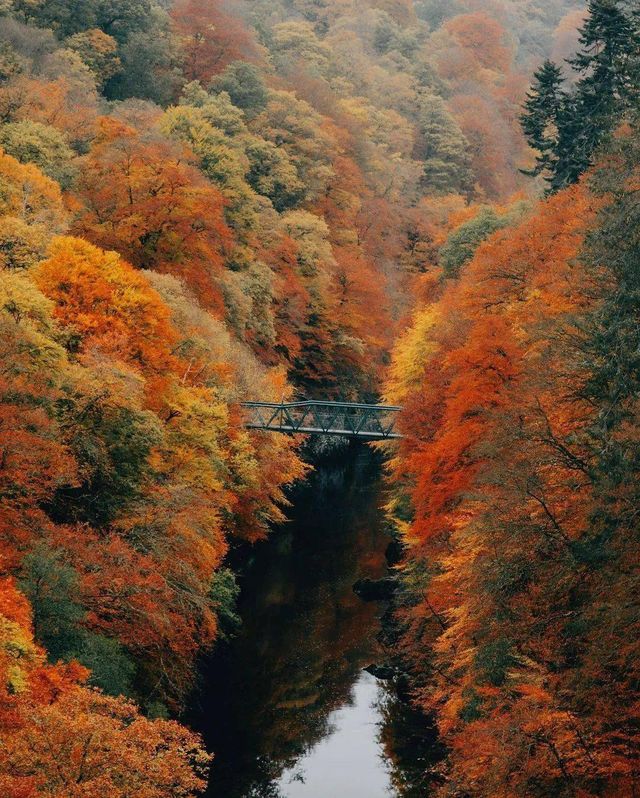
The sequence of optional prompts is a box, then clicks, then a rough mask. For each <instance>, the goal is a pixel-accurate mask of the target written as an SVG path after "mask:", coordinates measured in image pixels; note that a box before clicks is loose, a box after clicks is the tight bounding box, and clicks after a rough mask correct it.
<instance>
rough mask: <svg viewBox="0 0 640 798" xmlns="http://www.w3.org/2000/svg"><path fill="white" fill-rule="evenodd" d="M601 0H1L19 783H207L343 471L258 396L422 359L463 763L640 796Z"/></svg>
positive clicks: (442, 631)
mask: <svg viewBox="0 0 640 798" xmlns="http://www.w3.org/2000/svg"><path fill="white" fill-rule="evenodd" d="M595 5H596V6H602V7H603V8H604V17H603V20H602V22H603V24H604V25H605V27H606V23H607V20H608V21H609V22H610V21H611V20H610V17H609V16H607V14H608V11H607V9H610V7H612V8H614V10H619V11H620V13H621V14H623V12H624V17H621V16H619V17H616V18H615V20H614V21H613V27H614V28H616V30H618V29H619V23H620V22H621V20H622V19H623V18H624V20H625V24H626V25H627V27H626V28H624V27H623V29H620V30H619V35H618V37H617V39H616V42H617V43H616V47H618V49H617V50H615V52H614V56H615V57H614V58H613V59H612V60H607V58H604V59H601V60H600V61H598V62H597V63H594V61H593V60H590V59H591V57H592V54H593V49H592V48H593V47H595V48H596V51H597V52H598V53H599V52H600V49H599V47H600V44H601V39H598V36H600V34H601V30H600V28H598V26H597V25H596V26H595V27H596V28H598V29H597V30H595V28H594V30H592V31H591V33H589V29H588V27H583V41H582V43H581V42H580V41H579V38H578V33H577V29H578V28H579V27H580V26H583V25H584V19H585V8H584V4H583V3H580V2H570V1H569V0H556V1H554V2H552V3H546V2H535V0H452V1H449V0H415V2H411V0H246V1H245V2H240V1H238V2H226V3H222V2H218V1H217V0H175V2H171V0H0V270H1V271H0V328H1V330H0V351H1V353H2V356H1V364H2V368H1V370H0V500H1V502H2V504H1V511H0V536H1V538H0V540H1V543H0V555H1V556H0V569H1V573H0V730H1V731H0V733H1V735H2V743H1V744H0V786H2V787H3V788H4V790H5V792H6V793H7V795H10V796H16V798H18V797H20V798H30V797H31V796H39V795H43V796H52V798H53V796H55V797H56V798H63V797H64V798H67V796H68V797H69V798H71V796H73V798H80V796H82V798H85V797H86V798H90V797H91V798H93V796H106V795H108V796H114V797H115V798H117V796H122V798H124V796H136V797H137V796H144V798H155V796H157V797H158V798H161V797H162V798H164V796H176V797H177V796H188V795H192V794H196V793H197V791H198V790H199V789H200V788H201V787H202V786H203V784H204V777H205V773H206V769H207V762H208V756H207V754H205V753H204V751H203V749H202V747H201V744H200V742H199V740H198V738H197V736H196V735H193V734H192V733H191V732H190V731H188V730H187V729H186V728H185V727H183V726H180V725H179V724H178V723H176V722H175V720H171V719H169V718H175V717H177V716H178V715H179V713H180V710H181V709H182V707H183V706H184V702H185V700H186V697H187V696H188V694H189V691H190V690H191V689H192V687H193V684H194V680H195V675H196V671H197V661H198V656H199V655H200V654H201V653H202V652H203V651H206V650H208V649H209V648H211V646H213V645H214V644H215V641H216V640H217V639H220V638H221V637H224V636H225V635H226V634H228V633H229V631H230V629H229V627H230V626H231V625H232V621H233V606H234V600H235V596H236V593H237V586H236V583H235V580H234V575H233V573H232V572H231V571H230V570H229V569H228V567H227V566H226V564H225V556H226V553H227V551H228V549H229V547H230V546H233V545H234V544H235V543H236V542H237V541H240V540H242V541H248V542H250V543H251V542H255V541H257V540H259V539H261V538H263V537H265V536H266V535H267V534H268V531H269V528H270V526H271V525H272V524H273V523H274V522H278V521H280V520H282V519H283V518H284V515H285V514H286V500H285V491H286V487H287V486H288V485H289V484H291V483H292V482H294V481H295V480H296V479H299V478H301V477H302V476H303V475H304V473H305V472H306V469H307V466H306V465H305V464H303V462H302V460H301V457H300V454H299V452H298V451H297V449H296V446H295V442H293V441H292V440H291V439H289V438H286V437H278V436H273V437H268V436H261V435H258V434H253V433H250V432H248V431H247V430H245V429H244V428H243V422H242V413H241V409H240V403H241V402H242V401H245V400H248V399H262V400H273V401H276V400H280V399H282V398H287V397H310V398H315V397H317V398H340V399H351V400H366V401H373V400H376V399H377V398H379V396H380V395H381V393H382V392H383V390H385V389H384V388H383V386H384V385H385V383H386V384H387V388H386V393H387V394H388V396H389V398H390V399H392V400H393V401H397V402H398V403H399V404H403V405H404V406H405V413H404V418H405V420H404V422H403V423H404V424H405V425H406V428H407V430H409V429H411V430H412V432H411V434H408V436H407V438H406V440H405V441H404V442H403V444H402V447H401V448H400V450H399V452H397V454H396V456H395V459H394V461H393V463H392V469H391V476H392V480H393V483H394V484H393V490H394V499H393V501H392V507H391V509H390V513H391V515H392V516H393V517H394V519H395V522H396V527H397V530H398V534H399V535H400V536H401V537H403V540H404V542H405V543H406V555H405V561H404V563H403V565H402V567H401V568H402V579H403V585H404V591H405V593H406V596H405V601H404V603H403V606H402V608H401V609H400V614H401V615H402V625H403V634H402V641H403V642H402V648H403V652H402V653H403V655H404V656H405V659H406V661H407V662H409V663H410V664H411V668H412V669H413V671H414V675H415V679H416V684H417V685H418V694H417V701H418V702H419V703H420V704H421V705H422V706H424V707H425V708H426V709H428V710H429V711H436V712H437V714H438V717H439V721H440V727H441V728H440V730H441V733H442V735H443V738H444V739H445V742H447V743H448V744H449V745H450V746H451V752H452V755H451V758H450V760H449V764H450V767H449V770H448V771H447V773H446V774H445V775H443V777H442V778H443V782H442V783H443V785H445V786H443V790H444V792H443V795H444V794H450V795H481V796H492V797H493V796H499V795H504V796H510V795H550V794H552V793H551V792H549V790H552V791H553V790H555V791H556V792H555V793H553V794H558V795H564V794H567V795H570V794H571V795H583V796H587V795H611V796H614V795H615V796H626V795H629V796H630V795H633V794H634V793H633V789H634V787H633V785H634V784H635V781H634V778H635V775H634V774H635V770H634V769H633V767H632V766H631V764H630V763H631V762H632V761H633V757H634V755H633V752H632V749H633V750H635V749H634V746H635V745H636V743H635V735H636V732H635V731H634V728H635V726H636V725H637V718H636V717H635V714H634V713H635V712H636V709H635V701H636V698H634V699H633V700H631V701H629V700H628V699H627V698H626V692H625V691H626V690H627V688H628V689H632V688H633V689H635V680H636V674H635V671H634V668H635V664H634V663H633V659H634V655H635V653H637V652H636V650H635V648H634V646H633V645H632V642H631V641H633V639H634V637H635V635H634V629H635V625H634V624H637V613H636V609H637V608H636V607H635V605H634V604H633V603H632V602H633V601H635V598H634V597H633V592H634V585H635V581H636V579H637V573H636V570H635V560H637V541H636V540H635V538H634V534H635V526H637V524H636V522H635V517H634V507H635V503H636V499H637V497H636V496H635V493H634V491H635V484H636V480H635V477H636V475H637V462H636V460H637V453H636V452H635V447H636V443H637V426H636V425H635V423H634V422H635V404H634V403H635V389H636V387H637V386H636V382H637V374H636V367H637V362H636V361H637V341H636V337H635V336H636V329H635V328H636V326H637V307H636V300H637V296H636V293H637V292H636V288H637V286H636V282H637V275H636V274H635V271H637V269H635V266H637V264H636V262H635V259H636V256H637V252H636V251H635V248H637V244H638V241H637V221H638V220H637V199H636V197H635V192H637V185H636V184H637V162H638V160H637V153H638V149H637V148H638V142H637V136H636V133H635V127H632V124H633V123H634V122H635V117H634V114H633V111H634V108H636V107H637V100H638V94H637V91H636V89H637V86H638V83H637V79H638V69H639V66H638V39H637V36H638V29H637V25H638V20H637V19H636V17H635V16H634V15H633V8H632V4H631V3H623V2H619V3H617V2H614V0H601V2H600V3H599V4H598V3H596V4H595ZM592 10H593V9H592ZM590 19H591V20H592V21H593V20H594V19H596V21H597V20H598V19H600V18H596V17H595V16H594V15H593V14H592V15H591V17H590ZM598 24H599V23H598ZM587 26H588V23H587ZM593 27H594V26H593V25H592V28H593ZM610 28H611V26H610ZM610 28H609V29H608V30H610ZM584 31H586V33H585V32H584ZM585 36H586V37H587V40H588V41H587V40H585V38H584V37H585ZM589 36H591V37H592V38H591V39H590V40H589ZM594 37H595V38H594ZM630 42H632V43H635V44H633V46H629V43H630ZM625 47H626V49H625ZM581 48H582V49H581ZM634 48H635V49H634ZM576 51H577V52H579V53H581V54H582V55H581V56H579V58H578V62H577V64H576V65H575V69H572V68H571V67H570V66H569V65H566V64H565V66H564V68H563V70H561V69H556V68H555V67H554V66H553V65H552V64H551V63H550V62H546V63H544V64H543V62H544V61H545V59H547V58H554V59H556V60H559V61H560V62H561V61H562V59H564V58H565V57H569V56H571V55H572V54H573V53H574V52H576ZM603 52H604V53H605V56H606V55H607V54H609V53H610V52H612V51H611V50H607V49H606V48H605V49H604V51H603ZM580 58H582V59H583V61H582V62H581V61H580V60H579V59H580ZM623 62H624V68H623V67H622V64H623ZM541 65H542V66H541ZM536 70H537V71H536ZM534 73H535V75H534ZM593 75H595V76H596V77H597V78H598V80H599V82H598V80H591V81H590V78H589V76H593ZM532 81H533V87H532V88H531V89H530V88H529V87H530V84H531V83H532ZM528 91H529V94H528V95H527V92H528ZM527 98H528V99H527ZM525 103H526V105H523V104H525ZM523 107H524V108H525V118H524V125H522V124H521V114H522V113H523ZM625 122H626V123H627V124H626V125H625V124H623V123H625ZM612 135H613V136H614V143H613V144H611V142H610V141H609V139H610V138H611V136H612ZM595 161H597V162H598V163H599V166H598V167H597V168H595V169H594V168H593V166H592V165H593V163H594V162H595ZM585 173H586V176H584V177H583V175H585ZM578 180H580V182H579V183H578V184H577V185H576V181H578ZM547 189H550V190H551V191H554V192H556V193H555V196H553V197H552V198H551V199H548V200H546V201H541V200H540V199H539V197H540V196H541V194H542V192H544V191H545V190H547ZM483 242H484V243H483ZM611 253H616V254H615V257H613V258H612V257H611ZM416 302H417V307H416ZM398 335H400V338H399V343H398V344H397V345H395V346H394V339H395V338H396V336H398ZM612 352H615V353H616V357H615V358H613V359H612V356H611V354H612ZM392 353H393V354H392ZM389 373H390V376H389ZM630 596H631V597H632V598H631V599H630ZM634 695H635V694H634ZM614 718H615V723H613V719H614ZM470 728H471V729H472V731H473V735H472V736H471V737H470V736H469V729H470ZM474 741H475V742H474ZM498 741H500V742H499V743H498ZM474 745H475V746H476V747H477V750H475V749H474ZM497 749H500V750H497ZM524 751H526V752H527V762H528V764H527V767H526V768H522V759H523V752H524ZM603 784H606V785H608V784H612V785H613V786H612V787H611V789H609V788H608V787H606V788H605V787H601V786H600V785H603ZM545 790H547V792H545ZM572 791H573V792H572Z"/></svg>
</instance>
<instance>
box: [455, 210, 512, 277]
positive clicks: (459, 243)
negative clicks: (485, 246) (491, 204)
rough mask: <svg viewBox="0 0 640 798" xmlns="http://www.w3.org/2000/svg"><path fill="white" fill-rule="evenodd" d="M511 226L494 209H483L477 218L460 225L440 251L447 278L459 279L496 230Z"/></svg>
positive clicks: (506, 219)
mask: <svg viewBox="0 0 640 798" xmlns="http://www.w3.org/2000/svg"><path fill="white" fill-rule="evenodd" d="M507 224H509V220H508V218H507V217H505V216H499V215H498V214H497V213H496V212H495V211H494V210H493V208H483V209H482V210H481V211H480V213H479V214H478V215H477V216H474V218H473V219H470V220H469V221H468V222H465V223H464V224H462V225H460V227H458V228H457V229H456V230H454V231H453V233H451V234H450V236H449V237H448V238H447V240H446V242H445V243H444V245H443V246H442V248H441V249H440V264H441V265H442V268H443V269H444V273H445V275H446V276H447V277H457V276H458V275H459V274H460V269H461V268H462V267H463V266H464V264H465V263H467V261H470V260H471V258H472V257H473V256H474V254H475V251H476V249H477V248H478V247H479V246H480V244H481V243H482V242H483V241H485V240H486V239H487V238H489V236H490V235H491V234H492V233H494V232H495V231H496V230H500V228H502V227H505V226H506V225H507Z"/></svg>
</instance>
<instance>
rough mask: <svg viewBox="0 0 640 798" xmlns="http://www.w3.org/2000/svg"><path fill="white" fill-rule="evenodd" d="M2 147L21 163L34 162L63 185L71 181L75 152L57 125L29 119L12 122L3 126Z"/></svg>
mask: <svg viewBox="0 0 640 798" xmlns="http://www.w3.org/2000/svg"><path fill="white" fill-rule="evenodd" d="M0 147H2V148H3V149H4V151H5V152H7V153H8V154H9V155H12V156H13V157H14V158H16V159H17V160H18V161H20V163H33V164H35V165H36V166H38V167H39V168H40V169H41V171H42V172H44V174H45V175H47V176H48V177H51V178H53V179H54V180H56V181H57V182H58V183H60V185H61V186H62V188H69V186H70V185H71V183H72V181H73V176H74V174H75V172H76V169H75V166H74V159H75V153H74V152H73V150H72V149H71V147H69V145H68V144H67V141H66V139H65V137H64V135H63V134H62V133H61V132H60V131H59V130H57V129H56V128H55V127H52V126H51V125H44V124H42V123H41V122H33V121H31V120H29V119H27V120H24V121H22V122H10V123H8V124H5V125H2V126H0Z"/></svg>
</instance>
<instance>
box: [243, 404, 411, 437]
mask: <svg viewBox="0 0 640 798" xmlns="http://www.w3.org/2000/svg"><path fill="white" fill-rule="evenodd" d="M243 407H244V408H245V410H246V411H247V421H246V424H245V426H246V427H248V428H249V429H262V430H270V431H272V432H284V433H288V434H294V433H304V434H305V435H341V436H343V437H347V438H358V439H360V440H365V441H376V440H390V439H393V438H401V437H402V435H401V434H400V433H399V432H398V431H397V430H396V426H395V425H396V420H397V414H398V412H399V411H400V410H401V408H400V407H393V406H389V405H365V404H356V403H354V402H320V401H314V400H309V401H304V402H289V403H277V402H244V403H243Z"/></svg>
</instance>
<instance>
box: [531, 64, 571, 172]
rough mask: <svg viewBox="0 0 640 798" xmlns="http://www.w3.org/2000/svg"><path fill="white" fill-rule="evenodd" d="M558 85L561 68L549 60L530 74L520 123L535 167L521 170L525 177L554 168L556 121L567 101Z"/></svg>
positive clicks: (555, 160)
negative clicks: (534, 151)
mask: <svg viewBox="0 0 640 798" xmlns="http://www.w3.org/2000/svg"><path fill="white" fill-rule="evenodd" d="M562 83H563V77H562V69H561V68H560V67H559V66H557V64H554V63H553V61H549V60H547V61H545V62H544V64H543V65H542V66H541V67H540V69H538V70H537V72H536V73H535V74H534V83H533V86H532V87H531V90H530V91H529V92H528V94H527V99H526V102H525V105H524V107H525V110H524V113H523V114H522V116H521V118H520V121H521V124H522V129H523V130H524V133H525V136H526V137H527V141H528V142H529V144H530V145H531V147H533V149H535V150H537V151H538V155H537V157H536V166H535V168H533V169H530V170H526V171H525V170H523V171H524V173H525V174H528V175H532V176H534V177H535V176H537V175H539V174H542V173H543V172H547V173H550V172H551V173H553V171H554V169H555V165H556V163H557V154H556V150H557V146H558V127H559V125H558V118H559V116H560V114H561V112H562V109H563V106H564V105H565V104H566V100H567V95H566V92H564V90H563V89H562Z"/></svg>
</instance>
